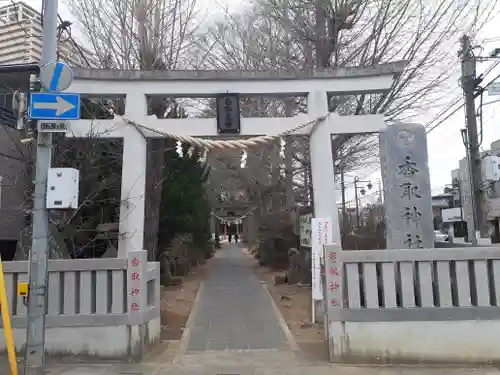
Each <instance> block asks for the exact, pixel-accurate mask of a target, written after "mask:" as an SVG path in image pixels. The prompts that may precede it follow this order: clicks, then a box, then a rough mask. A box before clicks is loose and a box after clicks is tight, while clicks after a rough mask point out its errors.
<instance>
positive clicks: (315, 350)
mask: <svg viewBox="0 0 500 375" xmlns="http://www.w3.org/2000/svg"><path fill="white" fill-rule="evenodd" d="M247 255H248V258H249V262H251V263H252V266H253V270H254V272H255V275H256V276H257V277H258V278H259V279H261V280H263V281H265V282H266V283H267V287H268V289H269V291H270V292H271V295H272V296H273V298H274V301H275V302H276V305H277V306H278V308H279V310H280V312H281V315H283V318H284V319H285V321H286V323H287V325H288V327H289V328H290V331H291V332H292V334H293V336H294V338H295V341H296V342H297V345H298V346H299V348H300V350H301V352H302V354H303V355H304V356H305V357H306V358H307V359H309V360H314V361H321V362H323V361H328V346H327V344H326V341H325V331H324V328H323V327H322V326H318V325H314V324H312V323H311V321H312V320H311V288H310V287H307V286H297V285H287V284H278V285H275V284H274V275H284V272H280V271H272V270H270V269H269V268H267V267H262V266H259V264H258V262H257V260H256V259H255V258H254V257H253V256H252V255H251V254H249V253H247Z"/></svg>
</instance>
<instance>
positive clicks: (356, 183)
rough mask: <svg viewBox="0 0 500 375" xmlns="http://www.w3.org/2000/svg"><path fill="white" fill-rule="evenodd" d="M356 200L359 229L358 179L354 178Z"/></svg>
mask: <svg viewBox="0 0 500 375" xmlns="http://www.w3.org/2000/svg"><path fill="white" fill-rule="evenodd" d="M354 200H355V201H356V226H357V228H358V229H359V203H358V178H357V177H354Z"/></svg>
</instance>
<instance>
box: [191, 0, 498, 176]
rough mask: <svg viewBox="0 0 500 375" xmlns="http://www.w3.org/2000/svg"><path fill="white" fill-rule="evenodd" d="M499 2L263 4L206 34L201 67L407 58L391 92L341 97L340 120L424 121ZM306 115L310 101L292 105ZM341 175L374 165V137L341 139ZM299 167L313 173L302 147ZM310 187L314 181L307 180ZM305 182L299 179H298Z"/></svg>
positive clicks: (335, 104)
mask: <svg viewBox="0 0 500 375" xmlns="http://www.w3.org/2000/svg"><path fill="white" fill-rule="evenodd" d="M496 3H497V2H496V0H488V1H482V2H479V1H477V0H464V1H461V2H456V1H455V0H439V1H438V2H437V3H431V2H430V1H429V0H423V1H414V0H402V1H394V0H371V1H368V2H362V1H360V0H314V1H308V0H259V1H258V2H257V4H256V5H255V7H254V8H253V9H252V10H251V11H247V12H242V13H237V14H228V15H227V16H226V18H225V21H224V22H219V23H217V24H215V25H214V26H213V28H212V29H211V30H210V32H209V33H208V34H207V35H206V36H205V38H204V40H203V45H201V46H200V50H201V51H202V52H203V53H199V54H198V56H199V60H198V64H199V65H200V66H203V67H211V68H215V69H235V68H239V69H275V68H283V69H287V70H292V71H293V70H297V71H300V70H305V69H308V68H313V67H315V68H320V69H329V68H335V67H344V66H354V65H374V64H379V63H384V62H389V61H394V60H402V59H404V60H407V61H408V68H407V69H406V71H405V72H404V74H402V75H401V76H400V77H398V78H397V79H396V80H395V81H394V84H393V86H392V88H391V90H390V91H389V92H388V93H386V94H378V95H350V96H341V97H340V96H337V97H333V98H332V99H331V103H330V108H331V110H335V111H337V112H338V113H339V114H341V115H351V114H369V113H384V114H385V115H386V116H387V121H388V122H392V121H397V120H405V119H408V118H411V119H412V120H413V121H415V120H417V121H418V120H419V119H420V118H421V116H422V115H423V114H425V113H426V112H427V111H428V110H429V109H430V108H432V107H434V106H436V105H437V104H439V103H440V100H441V99H442V98H443V97H445V95H444V94H443V90H445V89H446V83H447V82H448V81H449V79H450V78H451V77H452V76H453V74H455V73H456V72H457V70H456V68H457V66H458V64H457V61H456V54H455V48H454V45H455V42H456V41H458V38H459V36H460V34H461V33H464V32H465V33H471V34H472V35H473V34H474V33H476V32H477V31H478V30H480V29H481V27H483V26H484V24H485V23H486V22H487V21H488V20H489V19H490V18H491V17H492V15H493V14H492V12H493V10H494V9H495V5H496ZM289 104H290V105H292V106H294V109H295V110H300V111H303V110H305V105H304V104H305V103H304V101H294V102H289ZM332 149H333V152H334V157H335V159H336V168H337V170H340V171H342V172H349V171H352V170H355V169H359V168H363V167H366V165H367V164H366V161H369V162H373V161H375V160H376V159H375V156H376V139H375V138H374V137H369V136H364V135H342V136H337V137H335V138H334V140H333V143H332ZM294 159H295V161H296V163H294V167H295V168H299V169H301V170H303V171H304V172H305V173H307V172H308V170H309V161H308V156H307V153H304V150H302V151H301V152H298V153H297V154H296V155H294ZM302 177H303V178H302V180H306V181H304V183H309V181H310V176H309V177H306V176H305V175H303V176H302ZM295 180H296V181H300V179H295Z"/></svg>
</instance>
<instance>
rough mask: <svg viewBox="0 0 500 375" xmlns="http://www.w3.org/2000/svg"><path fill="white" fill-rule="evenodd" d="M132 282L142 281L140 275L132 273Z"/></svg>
mask: <svg viewBox="0 0 500 375" xmlns="http://www.w3.org/2000/svg"><path fill="white" fill-rule="evenodd" d="M132 280H140V278H139V274H138V273H137V272H132Z"/></svg>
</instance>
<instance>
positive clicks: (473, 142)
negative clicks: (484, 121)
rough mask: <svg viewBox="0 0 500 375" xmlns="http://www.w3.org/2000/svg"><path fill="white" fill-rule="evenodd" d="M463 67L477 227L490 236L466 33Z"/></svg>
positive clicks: (472, 63)
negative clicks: (483, 190) (482, 188)
mask: <svg viewBox="0 0 500 375" xmlns="http://www.w3.org/2000/svg"><path fill="white" fill-rule="evenodd" d="M460 44H461V50H460V55H461V59H462V61H461V67H462V77H461V81H462V89H463V92H464V100H465V116H466V125H467V133H468V143H467V148H468V150H469V154H470V175H469V176H470V182H471V186H472V193H473V197H474V200H473V202H474V203H473V210H474V216H475V227H476V228H475V229H479V231H480V233H481V237H487V236H488V226H487V223H486V215H485V212H486V211H485V209H484V207H483V206H484V202H483V192H482V190H481V187H482V175H481V157H480V155H479V146H480V144H479V139H478V133H477V121H476V105H475V102H474V99H475V92H474V90H475V88H476V86H477V83H476V57H475V56H474V53H473V50H472V45H471V41H470V39H469V37H468V36H467V35H464V36H463V37H462V38H461V40H460Z"/></svg>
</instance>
